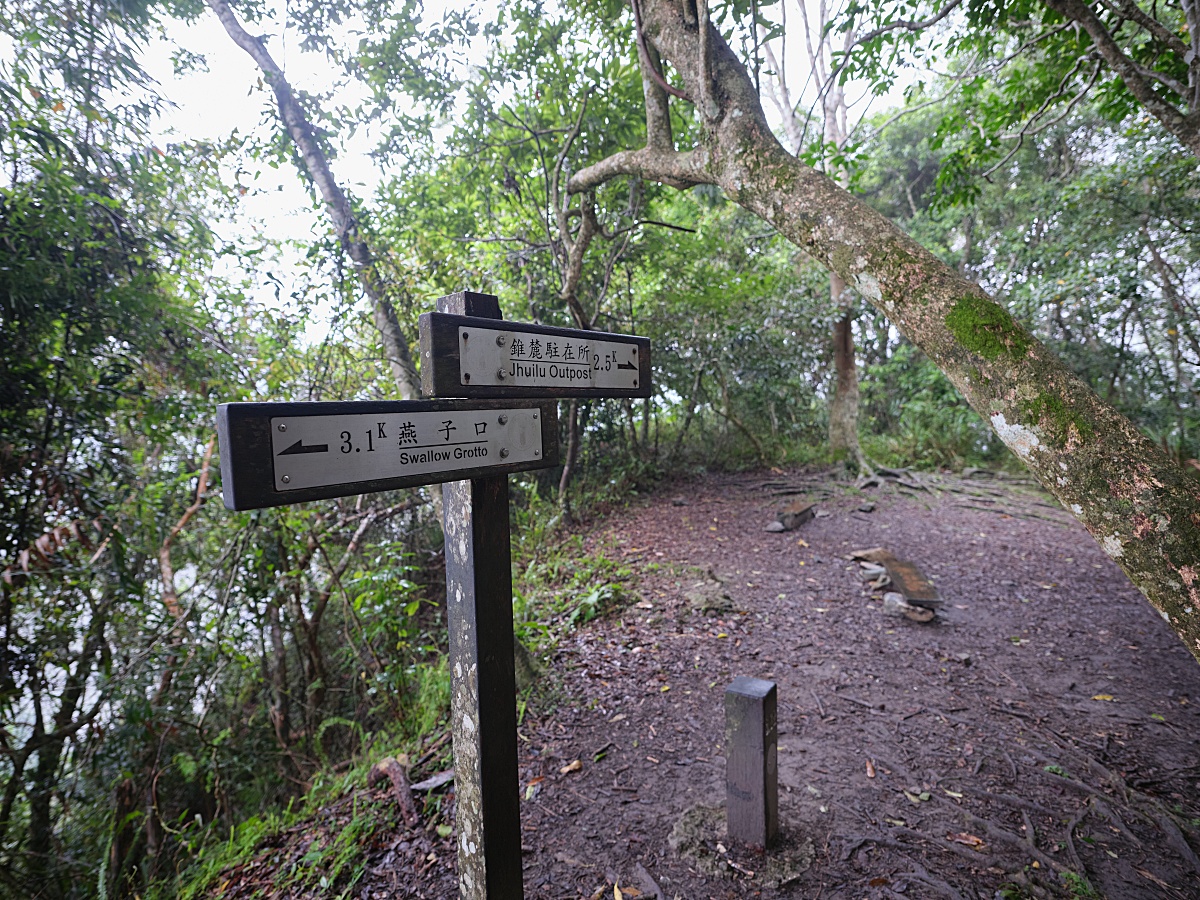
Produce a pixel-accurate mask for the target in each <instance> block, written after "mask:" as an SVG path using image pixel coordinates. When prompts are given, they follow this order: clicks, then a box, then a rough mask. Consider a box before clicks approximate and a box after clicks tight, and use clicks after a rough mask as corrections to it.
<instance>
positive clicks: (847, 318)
mask: <svg viewBox="0 0 1200 900" xmlns="http://www.w3.org/2000/svg"><path fill="white" fill-rule="evenodd" d="M844 289H845V282H843V281H842V279H841V278H840V277H838V275H837V274H836V273H832V274H830V276H829V290H830V293H832V294H833V296H834V298H835V299H836V298H837V297H840V296H841V294H842V291H843V290H844ZM853 322H854V317H853V316H852V315H851V313H850V312H849V311H846V312H844V313H842V316H841V318H840V319H838V320H837V322H836V323H835V324H834V326H833V370H834V380H833V396H832V398H831V399H830V403H829V449H830V451H831V452H832V453H833V454H834V456H835V457H838V456H841V457H843V458H845V460H846V461H847V463H853V464H856V465H857V464H858V462H859V459H860V457H861V456H862V450H861V449H859V446H858V366H857V365H856V363H855V360H854V332H853V329H852V327H851V326H852V325H853Z"/></svg>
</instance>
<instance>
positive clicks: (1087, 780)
mask: <svg viewBox="0 0 1200 900" xmlns="http://www.w3.org/2000/svg"><path fill="white" fill-rule="evenodd" d="M900 481H902V482H903V484H898V483H897V482H896V481H894V480H893V481H888V482H886V483H885V484H884V485H883V486H882V487H881V488H879V489H877V490H874V491H869V492H866V493H865V494H862V493H859V492H857V491H854V490H852V489H849V488H848V487H846V486H845V485H839V484H838V483H837V482H834V481H832V480H830V479H829V478H828V477H827V476H824V475H820V474H805V473H801V472H789V473H776V472H774V471H773V472H770V473H761V472H760V473H754V474H747V475H739V476H727V477H726V476H707V477H705V478H704V479H703V480H698V481H695V482H693V483H684V484H675V485H672V486H669V487H667V488H664V489H662V490H661V491H659V492H658V493H657V494H655V495H654V496H653V497H651V498H649V499H647V500H644V501H642V502H640V503H639V504H637V505H636V506H634V507H632V508H630V509H628V510H625V511H622V512H620V513H617V514H615V515H614V516H611V517H609V518H607V519H606V520H604V521H603V522H601V523H599V524H597V525H595V526H594V527H593V528H592V529H591V530H590V531H589V532H588V533H587V534H586V537H585V543H586V546H587V547H588V549H589V550H590V551H591V552H597V553H598V552H602V553H604V554H606V555H608V556H610V557H615V558H618V559H621V560H623V561H624V562H625V563H626V564H627V565H628V566H629V567H630V568H631V569H632V571H633V572H634V577H633V578H631V579H629V581H628V582H627V583H626V584H625V585H624V587H625V588H626V589H627V591H628V592H629V596H627V598H626V602H624V603H623V604H622V605H621V607H620V608H618V609H615V610H612V611H609V612H608V613H606V614H605V615H603V616H601V617H600V618H598V619H596V620H595V621H593V622H591V623H589V624H588V625H586V626H584V627H583V628H581V629H580V630H578V631H577V632H576V633H574V634H573V635H572V636H571V637H570V638H569V639H568V640H567V641H566V643H565V644H563V645H562V646H561V648H560V651H559V653H558V655H557V657H556V658H555V659H554V660H553V661H552V662H551V664H550V666H549V667H548V670H547V671H546V672H544V673H543V675H542V676H541V680H542V683H543V684H544V685H546V687H545V688H544V689H541V688H539V690H538V691H537V692H535V694H534V700H533V701H531V705H530V707H529V708H528V709H527V710H526V711H525V714H524V718H523V720H522V724H521V726H520V728H519V738H520V741H519V749H520V765H521V772H520V777H521V791H522V796H523V798H524V800H523V806H522V842H523V849H524V866H525V896H526V897H530V898H553V900H557V898H563V900H565V898H609V897H616V898H629V897H642V898H646V897H660V898H666V900H670V898H683V900H700V898H742V897H762V898H776V897H804V898H816V897H822V898H824V897H829V898H833V897H847V898H856V900H861V898H884V897H904V898H920V897H948V898H954V897H963V898H975V897H985V898H992V897H997V896H999V897H1043V896H1055V897H1057V896H1068V897H1069V896H1075V897H1089V896H1099V897H1109V898H1142V897H1171V898H1186V897H1194V898H1200V859H1198V858H1197V854H1198V853H1200V666H1197V664H1196V661H1195V660H1194V659H1193V658H1192V657H1191V656H1190V655H1189V654H1188V652H1187V651H1186V650H1185V649H1184V647H1183V646H1182V644H1181V643H1180V641H1179V639H1178V638H1177V637H1176V636H1175V634H1174V633H1173V632H1172V631H1171V629H1170V628H1169V627H1168V626H1167V625H1166V623H1165V622H1163V621H1162V619H1161V618H1160V617H1159V616H1158V614H1157V613H1156V612H1155V611H1154V610H1153V609H1152V608H1151V607H1150V606H1149V605H1148V604H1147V603H1146V601H1145V600H1144V599H1143V598H1142V596H1141V595H1140V594H1139V593H1138V591H1137V590H1136V589H1135V588H1134V587H1133V586H1132V585H1131V584H1130V583H1129V581H1128V579H1127V578H1126V577H1125V575H1124V574H1123V573H1122V572H1121V571H1120V570H1119V569H1118V568H1117V567H1116V566H1115V565H1114V564H1113V563H1112V562H1111V561H1110V560H1108V559H1107V558H1106V557H1105V556H1104V555H1103V553H1102V552H1101V551H1100V549H1099V547H1097V545H1096V544H1095V542H1094V541H1093V540H1092V538H1091V537H1090V536H1089V535H1088V534H1087V533H1086V532H1085V531H1084V530H1083V528H1082V527H1081V526H1079V525H1078V524H1077V523H1075V522H1074V520H1073V519H1071V518H1070V517H1069V516H1068V515H1067V514H1066V513H1065V512H1063V511H1062V510H1061V509H1060V508H1059V507H1058V506H1057V505H1056V504H1055V503H1054V501H1053V500H1051V499H1050V498H1048V497H1047V496H1046V495H1045V494H1042V493H1040V492H1039V491H1037V490H1035V489H1034V488H1033V487H1032V486H1029V485H1027V484H1022V483H1018V482H1016V481H1014V480H1011V479H1010V480H1004V481H1001V480H999V479H997V478H996V477H995V476H986V475H985V474H983V473H979V474H976V475H975V476H974V477H970V478H958V477H956V478H951V477H947V476H941V477H935V476H915V475H905V476H903V477H902V478H901V479H900ZM798 498H800V499H807V500H809V501H811V502H814V503H815V504H816V508H817V509H818V510H819V513H818V515H817V517H816V518H815V519H813V520H811V521H808V522H807V523H805V524H803V525H801V526H800V527H799V528H798V529H796V530H794V531H786V532H782V533H770V532H767V531H765V530H764V527H765V526H766V525H768V524H769V523H770V522H772V521H773V520H774V519H775V518H776V514H777V512H778V511H779V510H780V508H781V507H782V506H783V505H784V504H786V503H788V502H789V501H792V500H794V499H798ZM866 501H873V502H874V508H873V509H871V510H870V511H864V510H867V509H868V507H869V506H870V503H868V502H866ZM871 547H883V548H886V549H887V550H889V551H891V552H892V553H893V554H895V556H896V557H899V558H900V559H902V560H907V561H909V562H912V563H913V564H915V565H916V566H917V568H919V569H920V570H921V571H922V572H923V573H924V574H925V575H927V576H929V577H930V578H931V579H932V580H933V581H934V583H935V584H936V587H937V590H938V592H939V593H940V596H941V598H942V599H943V600H944V606H942V607H941V609H940V610H939V612H938V615H937V617H936V618H935V620H934V621H933V622H931V623H928V624H920V623H916V622H913V621H909V620H908V619H905V618H897V617H893V616H889V615H885V613H884V608H883V607H884V604H883V602H882V599H881V598H882V591H881V590H879V589H875V588H873V587H872V586H871V585H870V584H869V583H867V582H866V581H864V579H863V571H864V570H863V568H862V567H861V566H860V564H859V563H858V562H856V561H854V560H852V559H851V558H850V554H851V553H852V552H853V551H855V550H860V549H866V548H871ZM737 676H753V677H756V678H762V679H768V680H770V681H772V682H774V683H775V684H776V685H777V691H778V783H779V818H780V824H781V829H782V834H781V837H780V840H779V842H778V844H777V845H776V846H775V847H774V848H772V849H771V850H769V851H767V852H765V853H763V852H757V851H755V850H754V849H751V848H748V847H744V846H740V845H738V844H736V843H734V842H732V841H730V840H729V839H728V838H727V836H726V829H725V811H724V808H723V805H724V802H725V790H726V779H725V757H724V753H725V734H724V731H725V690H726V688H727V686H728V685H729V683H730V682H731V681H732V680H733V679H734V678H735V677H737ZM539 697H540V698H541V699H538V698H539ZM576 761H578V762H576ZM428 774H430V773H429V772H422V771H419V770H417V771H414V772H413V773H412V776H411V777H412V779H413V780H414V781H417V780H420V779H421V778H423V777H425V776H426V775H428ZM451 790H452V789H451V787H449V786H447V787H445V788H442V789H441V795H442V797H443V799H444V801H445V806H446V807H450V806H451V804H450V802H449V801H450V799H451V797H452V793H451ZM374 797H375V802H379V803H381V804H386V803H387V792H386V790H385V789H384V788H379V789H377V790H376V792H375V794H374ZM347 802H349V801H347ZM330 816H331V820H336V810H334V811H331V812H330ZM444 830H445V829H443V831H444ZM453 841H454V838H453V836H452V835H451V836H449V837H438V836H437V834H436V832H435V831H434V829H433V827H432V823H430V827H428V828H426V829H424V830H422V829H420V828H417V829H414V830H405V829H402V828H401V829H398V830H395V831H392V832H388V833H386V834H383V835H380V836H378V837H377V839H376V841H375V847H376V849H375V850H374V851H373V853H372V859H371V862H370V864H369V865H368V870H367V873H366V875H365V877H364V878H363V880H361V881H360V882H359V883H358V884H357V885H356V886H355V887H354V888H353V890H352V895H353V896H355V897H364V898H384V897H387V898H392V897H395V898H401V897H403V898H409V897H412V898H416V897H439V898H442V897H454V896H456V895H457V888H456V880H455V875H454V843H453ZM614 888H616V889H617V892H614Z"/></svg>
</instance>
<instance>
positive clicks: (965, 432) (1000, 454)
mask: <svg viewBox="0 0 1200 900" xmlns="http://www.w3.org/2000/svg"><path fill="white" fill-rule="evenodd" d="M862 401H863V419H864V420H865V426H866V429H867V430H868V432H869V433H868V434H864V435H863V446H864V450H866V452H867V453H868V455H870V456H871V458H872V459H877V460H879V461H880V462H883V463H884V464H886V465H917V466H920V467H924V468H932V469H942V468H948V469H960V468H962V467H963V466H967V465H989V464H991V465H994V464H996V463H998V462H1004V461H1006V460H1008V459H1010V457H1009V455H1008V453H1007V450H1006V449H1005V447H1004V445H1003V444H1002V443H1001V442H1000V441H999V440H997V439H996V437H995V435H994V434H993V433H992V430H991V429H990V428H989V427H988V426H987V425H986V423H984V421H983V420H982V419H980V418H979V416H978V415H977V414H976V413H975V411H974V410H972V409H971V407H970V406H969V405H968V404H967V402H966V401H965V400H963V399H962V396H961V395H960V394H959V393H958V391H957V390H955V388H954V386H953V385H952V384H950V382H949V380H948V379H947V378H946V376H945V375H943V374H942V373H941V371H939V370H938V368H937V367H936V366H935V365H933V363H931V362H930V361H929V359H928V358H927V357H926V356H925V355H924V354H922V353H921V352H920V351H918V350H917V349H916V348H914V347H913V346H912V345H911V344H909V343H907V342H905V343H901V344H900V346H899V347H897V348H896V350H895V351H894V352H893V353H892V355H891V357H890V358H889V359H887V360H886V361H885V362H881V363H876V364H874V365H870V366H868V367H867V371H866V374H865V377H864V378H863V382H862Z"/></svg>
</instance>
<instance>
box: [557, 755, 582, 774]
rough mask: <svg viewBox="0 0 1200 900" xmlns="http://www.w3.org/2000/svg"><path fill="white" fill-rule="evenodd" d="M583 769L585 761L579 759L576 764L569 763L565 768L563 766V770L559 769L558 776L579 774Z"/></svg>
mask: <svg viewBox="0 0 1200 900" xmlns="http://www.w3.org/2000/svg"><path fill="white" fill-rule="evenodd" d="M582 768H583V761H582V760H578V759H577V760H575V761H574V762H571V763H567V764H566V765H565V766H563V767H562V768H561V769H559V770H558V774H560V775H569V774H571V773H572V772H578V771H579V770H580V769H582Z"/></svg>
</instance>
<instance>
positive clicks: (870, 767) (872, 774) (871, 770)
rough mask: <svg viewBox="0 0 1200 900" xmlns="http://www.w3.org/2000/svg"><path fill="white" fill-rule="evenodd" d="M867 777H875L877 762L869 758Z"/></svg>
mask: <svg viewBox="0 0 1200 900" xmlns="http://www.w3.org/2000/svg"><path fill="white" fill-rule="evenodd" d="M867 777H868V778H874V777H875V763H873V762H871V761H870V760H869V759H868V760H867Z"/></svg>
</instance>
